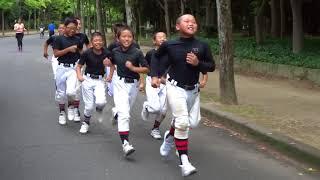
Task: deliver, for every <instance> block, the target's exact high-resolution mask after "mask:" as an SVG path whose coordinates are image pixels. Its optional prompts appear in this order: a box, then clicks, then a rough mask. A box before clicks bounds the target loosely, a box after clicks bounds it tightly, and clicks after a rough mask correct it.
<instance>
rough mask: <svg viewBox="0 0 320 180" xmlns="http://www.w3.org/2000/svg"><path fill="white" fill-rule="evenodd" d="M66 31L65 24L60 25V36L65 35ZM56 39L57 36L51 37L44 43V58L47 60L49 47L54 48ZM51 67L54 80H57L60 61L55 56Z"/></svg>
mask: <svg viewBox="0 0 320 180" xmlns="http://www.w3.org/2000/svg"><path fill="white" fill-rule="evenodd" d="M64 30H65V26H64V24H63V23H61V24H59V27H58V33H59V36H62V35H63V33H64ZM56 37H57V36H50V37H49V39H48V40H46V41H45V42H44V45H43V57H45V58H46V59H48V47H49V45H51V46H53V43H54V41H55V40H56ZM51 65H52V72H53V79H56V71H57V67H58V60H57V58H56V57H55V56H54V55H52V58H51Z"/></svg>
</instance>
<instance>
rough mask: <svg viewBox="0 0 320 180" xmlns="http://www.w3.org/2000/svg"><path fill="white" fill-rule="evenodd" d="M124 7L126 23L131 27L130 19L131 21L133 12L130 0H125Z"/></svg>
mask: <svg viewBox="0 0 320 180" xmlns="http://www.w3.org/2000/svg"><path fill="white" fill-rule="evenodd" d="M125 8H126V20H127V25H128V26H130V27H131V26H132V21H133V14H132V7H131V4H130V0H125Z"/></svg>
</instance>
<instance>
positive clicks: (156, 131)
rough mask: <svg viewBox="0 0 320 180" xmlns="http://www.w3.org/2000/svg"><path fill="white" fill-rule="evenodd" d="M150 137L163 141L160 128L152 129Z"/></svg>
mask: <svg viewBox="0 0 320 180" xmlns="http://www.w3.org/2000/svg"><path fill="white" fill-rule="evenodd" d="M150 135H151V136H152V137H153V138H155V139H161V134H160V130H159V128H155V129H152V130H151V133H150Z"/></svg>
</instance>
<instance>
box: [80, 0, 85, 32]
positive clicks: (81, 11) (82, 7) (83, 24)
mask: <svg viewBox="0 0 320 180" xmlns="http://www.w3.org/2000/svg"><path fill="white" fill-rule="evenodd" d="M80 21H81V29H80V32H82V33H86V30H85V29H86V28H85V27H86V23H85V19H84V0H80Z"/></svg>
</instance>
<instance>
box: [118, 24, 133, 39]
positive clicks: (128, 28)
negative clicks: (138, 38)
mask: <svg viewBox="0 0 320 180" xmlns="http://www.w3.org/2000/svg"><path fill="white" fill-rule="evenodd" d="M125 30H128V31H130V32H131V34H132V37H133V39H134V32H133V30H132V28H131V27H130V26H128V25H124V26H122V27H121V28H119V30H118V32H117V38H119V37H120V35H121V32H122V31H125Z"/></svg>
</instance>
